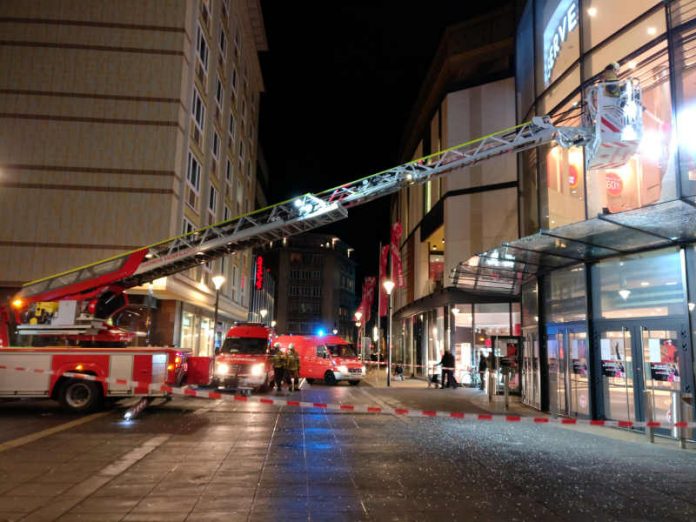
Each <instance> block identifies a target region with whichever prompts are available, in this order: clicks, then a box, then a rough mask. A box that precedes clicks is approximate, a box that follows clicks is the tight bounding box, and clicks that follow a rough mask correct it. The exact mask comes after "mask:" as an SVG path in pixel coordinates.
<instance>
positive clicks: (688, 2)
mask: <svg viewBox="0 0 696 522" xmlns="http://www.w3.org/2000/svg"><path fill="white" fill-rule="evenodd" d="M669 8H670V16H671V18H672V27H675V26H677V25H680V24H683V23H684V22H689V21H691V20H693V19H695V18H696V0H675V1H674V2H672V3H671V4H670V7H669Z"/></svg>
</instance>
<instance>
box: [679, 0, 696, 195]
mask: <svg viewBox="0 0 696 522" xmlns="http://www.w3.org/2000/svg"><path fill="white" fill-rule="evenodd" d="M693 8H694V13H695V14H696V2H694V5H693ZM675 40H676V42H675V48H676V51H675V55H676V63H675V64H674V70H675V71H676V76H677V79H676V92H677V143H678V145H679V171H680V179H681V184H682V194H683V195H686V196H693V195H696V139H695V138H694V136H696V30H693V29H692V30H690V31H686V32H684V33H681V34H679V35H677V37H676V38H675Z"/></svg>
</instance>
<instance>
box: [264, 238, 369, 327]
mask: <svg viewBox="0 0 696 522" xmlns="http://www.w3.org/2000/svg"><path fill="white" fill-rule="evenodd" d="M352 252H353V249H352V248H350V247H349V246H348V245H347V244H346V243H344V242H343V241H341V240H340V239H339V238H337V237H336V236H331V235H327V234H314V233H309V234H302V235H300V236H293V237H289V238H286V239H285V240H282V241H276V242H274V243H273V246H271V247H268V248H266V249H263V250H259V251H257V255H260V256H263V258H264V259H265V260H266V262H267V264H268V266H269V267H270V268H271V272H272V273H273V274H274V275H275V280H276V298H275V321H276V330H277V331H278V332H280V333H293V334H315V333H317V332H318V331H320V330H323V331H324V332H325V333H330V332H331V331H332V330H334V329H336V330H337V331H338V335H341V336H343V337H346V338H349V339H351V338H353V336H354V335H355V332H354V329H355V327H354V323H353V321H352V319H353V312H354V311H355V308H356V306H357V302H356V296H355V261H353V259H352Z"/></svg>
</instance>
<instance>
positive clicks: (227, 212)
mask: <svg viewBox="0 0 696 522" xmlns="http://www.w3.org/2000/svg"><path fill="white" fill-rule="evenodd" d="M231 217H232V212H230V207H228V206H227V205H225V208H224V209H223V211H222V219H223V221H228V220H229V219H230V218H231Z"/></svg>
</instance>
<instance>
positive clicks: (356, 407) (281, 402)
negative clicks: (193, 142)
mask: <svg viewBox="0 0 696 522" xmlns="http://www.w3.org/2000/svg"><path fill="white" fill-rule="evenodd" d="M0 370H6V371H19V372H32V373H46V374H48V375H52V374H54V373H56V372H53V371H52V370H35V369H27V368H24V367H21V366H17V367H8V366H5V365H0ZM62 375H63V376H65V377H70V378H75V379H85V380H89V381H97V382H103V383H106V384H120V385H128V386H130V387H132V388H134V389H135V388H147V389H148V390H149V392H150V393H151V394H153V395H182V396H185V397H195V398H199V399H212V400H227V401H240V402H248V403H259V404H266V405H272V406H294V407H299V408H319V409H324V410H332V411H334V410H335V411H350V412H354V413H370V414H374V415H379V414H382V415H406V416H409V417H430V418H434V417H440V418H450V419H460V420H472V421H473V420H477V421H482V422H506V423H517V424H519V423H533V424H562V425H570V426H574V425H587V426H602V427H614V428H616V427H618V428H645V427H646V426H647V427H649V428H666V429H674V428H696V422H686V421H679V422H674V423H669V422H657V421H651V422H642V421H615V420H589V419H569V418H565V417H563V418H555V417H539V416H530V417H522V416H520V415H493V414H490V413H462V412H447V411H436V410H411V409H405V408H388V407H379V406H369V405H360V404H331V403H326V402H306V401H298V400H289V399H277V398H268V397H248V396H246V395H227V394H222V393H220V392H217V391H203V390H198V389H194V388H190V387H188V386H184V387H180V388H177V387H173V386H169V385H167V384H158V383H149V382H142V381H128V380H124V379H111V378H99V377H95V376H93V375H85V374H80V373H74V372H66V373H63V374H62Z"/></svg>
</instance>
